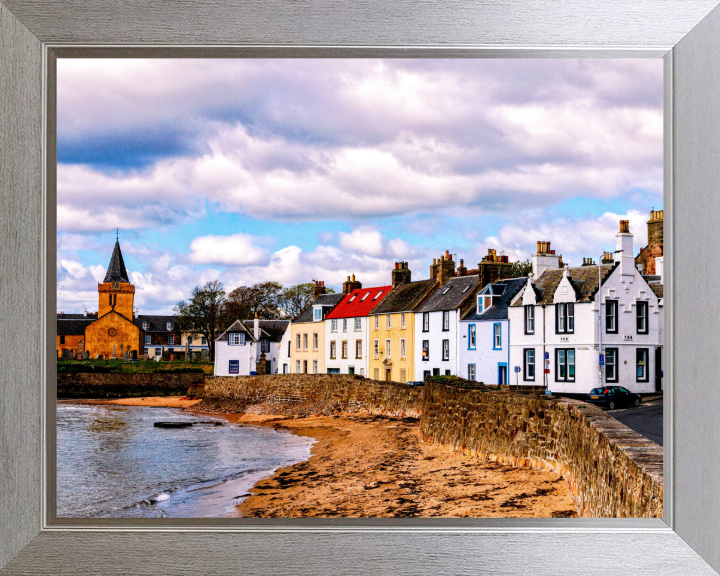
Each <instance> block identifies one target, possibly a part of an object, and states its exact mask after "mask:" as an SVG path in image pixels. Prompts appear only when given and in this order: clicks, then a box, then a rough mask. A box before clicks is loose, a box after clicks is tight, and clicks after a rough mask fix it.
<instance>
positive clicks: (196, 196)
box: [57, 59, 662, 313]
mask: <svg viewBox="0 0 720 576" xmlns="http://www.w3.org/2000/svg"><path fill="white" fill-rule="evenodd" d="M653 207H654V208H655V209H656V210H657V209H661V208H662V60H660V59H655V60H627V59H626V60H605V59H593V60H560V59H548V60H509V59H498V60H470V59H466V60H260V59H254V60H69V59H65V60H59V62H58V207H57V225H58V258H57V274H58V310H61V311H64V312H81V311H82V310H83V307H84V306H87V308H88V309H89V310H96V309H97V282H101V281H102V279H103V277H104V274H105V269H106V267H107V264H108V261H109V259H110V254H111V252H112V246H113V243H114V241H115V228H120V243H121V247H122V250H123V255H124V257H125V262H126V265H127V267H128V271H129V272H130V274H131V277H132V278H131V281H132V282H133V284H134V285H135V287H136V291H137V292H136V305H137V306H138V307H139V309H140V311H141V313H169V312H171V309H172V306H173V305H174V304H175V303H176V302H177V301H178V300H181V299H184V298H186V297H187V296H188V295H189V292H190V290H191V289H192V288H193V287H194V286H196V285H198V284H203V283H204V282H206V281H208V280H212V279H215V278H220V279H221V280H222V281H223V283H224V284H225V286H226V287H227V288H229V289H232V288H235V287H237V286H239V285H242V284H252V283H254V282H256V281H261V280H277V281H279V282H282V283H283V284H287V285H289V284H295V283H300V282H309V281H310V280H311V279H313V278H316V279H320V280H325V283H326V285H329V286H333V285H334V286H338V285H339V284H340V283H342V281H343V280H344V278H345V277H346V276H347V275H349V274H355V275H356V277H357V278H358V279H359V280H360V281H361V282H363V284H364V285H366V286H372V285H381V284H387V283H389V281H390V271H391V269H392V267H393V263H394V262H395V261H397V260H407V261H409V263H410V268H411V270H412V273H413V279H422V278H427V277H428V267H429V264H430V263H431V261H432V258H433V257H438V256H439V255H440V254H441V253H444V251H445V250H449V251H450V252H451V253H453V254H455V255H456V259H460V258H463V259H464V260H465V263H466V266H468V267H475V265H476V264H477V262H478V261H479V260H480V259H481V257H482V256H483V255H484V254H487V249H488V248H496V249H499V250H504V251H505V253H506V254H508V255H509V256H510V259H511V260H515V259H525V258H528V257H529V255H530V254H531V252H532V251H534V248H535V243H536V242H537V241H538V240H549V241H551V242H552V247H553V248H554V249H556V250H557V251H558V252H559V253H562V254H563V259H564V260H565V261H566V262H570V264H571V265H575V264H579V263H581V260H582V258H583V257H584V256H592V257H594V258H596V259H597V256H598V255H599V254H600V253H601V252H602V251H603V250H605V249H609V248H613V247H614V235H615V233H616V231H617V228H618V224H617V221H618V220H619V219H621V218H627V219H629V220H630V227H631V231H632V232H633V233H634V234H635V250H636V252H637V251H638V250H639V248H640V247H641V246H644V245H645V243H646V240H647V234H646V227H645V222H646V220H647V215H648V213H649V211H650V209H651V208H653Z"/></svg>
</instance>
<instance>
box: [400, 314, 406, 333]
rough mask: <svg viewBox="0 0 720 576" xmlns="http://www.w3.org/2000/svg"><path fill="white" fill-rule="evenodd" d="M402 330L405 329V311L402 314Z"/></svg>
mask: <svg viewBox="0 0 720 576" xmlns="http://www.w3.org/2000/svg"><path fill="white" fill-rule="evenodd" d="M400 330H405V312H403V313H402V314H400Z"/></svg>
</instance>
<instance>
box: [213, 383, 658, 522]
mask: <svg viewBox="0 0 720 576" xmlns="http://www.w3.org/2000/svg"><path fill="white" fill-rule="evenodd" d="M464 383H465V381H461V380H458V381H457V382H454V383H452V384H448V383H447V382H446V381H445V379H443V378H440V379H439V380H437V381H432V380H431V381H429V382H427V383H426V385H425V386H424V387H409V386H407V385H405V384H397V383H389V382H378V381H374V380H367V379H363V378H358V377H355V376H349V375H328V374H318V375H310V374H307V375H306V374H283V375H270V376H255V377H240V378H234V377H211V378H207V379H206V382H205V391H204V396H203V402H204V404H203V405H204V406H205V407H206V408H207V409H222V410H226V411H243V410H244V409H245V408H246V407H248V406H251V405H258V404H262V405H264V406H265V407H268V406H269V409H271V410H272V409H273V408H274V407H277V409H279V410H286V411H287V410H289V411H290V412H291V413H292V412H293V409H294V407H296V406H297V407H298V409H297V410H295V411H294V413H297V414H301V415H303V414H311V413H322V414H332V413H338V412H358V411H360V412H367V413H371V414H379V415H386V416H395V417H413V418H420V427H421V434H422V437H423V440H424V441H426V442H431V443H435V444H441V445H445V446H448V447H449V448H451V449H454V450H461V451H463V452H465V453H467V454H468V455H470V456H474V457H477V458H480V459H482V460H490V461H497V462H500V463H503V464H508V465H514V466H526V467H532V468H536V469H548V470H549V469H553V470H557V471H559V472H560V473H561V474H562V475H563V477H564V478H565V479H566V481H567V482H568V484H569V486H570V488H571V491H572V494H573V496H574V498H575V502H576V505H577V509H578V513H579V515H580V516H581V517H636V518H637V517H662V513H663V467H662V458H663V455H662V448H661V447H660V446H658V445H657V444H655V443H653V442H651V441H650V440H647V439H645V438H644V437H642V436H641V435H640V434H638V433H636V432H634V431H632V430H630V429H629V428H627V427H626V426H624V425H623V424H621V423H620V422H618V421H617V420H615V419H613V418H612V417H610V416H608V415H607V414H605V413H604V412H603V411H602V410H600V409H599V408H597V407H595V406H591V405H589V404H586V403H584V402H581V401H578V400H568V399H558V398H545V397H543V396H539V395H536V394H528V393H517V392H513V391H510V390H497V389H495V388H491V387H482V386H480V387H475V388H473V389H466V388H462V387H458V384H460V385H462V384H464Z"/></svg>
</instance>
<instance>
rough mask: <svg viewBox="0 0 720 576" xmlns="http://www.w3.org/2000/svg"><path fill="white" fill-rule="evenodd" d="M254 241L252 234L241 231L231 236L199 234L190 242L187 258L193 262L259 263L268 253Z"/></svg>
mask: <svg viewBox="0 0 720 576" xmlns="http://www.w3.org/2000/svg"><path fill="white" fill-rule="evenodd" d="M256 241H257V238H255V237H254V236H251V235H249V234H243V233H242V232H239V233H237V234H233V235H232V236H200V237H198V238H195V239H194V240H193V241H192V242H191V243H190V250H191V252H190V255H189V256H188V260H189V261H190V262H192V263H193V264H224V265H230V266H247V265H249V264H261V263H263V262H264V261H266V260H267V257H268V254H267V251H266V250H264V249H262V248H260V247H258V246H257V245H256Z"/></svg>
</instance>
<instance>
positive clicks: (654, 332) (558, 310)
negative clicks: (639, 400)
mask: <svg viewBox="0 0 720 576" xmlns="http://www.w3.org/2000/svg"><path fill="white" fill-rule="evenodd" d="M632 238H633V237H632V234H630V231H629V226H628V222H627V221H626V220H623V221H621V222H620V232H619V233H618V234H617V235H616V243H617V250H618V256H616V259H615V262H614V263H612V264H602V263H601V265H600V266H597V265H584V266H582V267H579V268H567V267H565V268H546V269H544V270H543V271H542V273H541V275H540V276H539V277H538V278H537V279H535V278H534V277H533V276H531V277H530V278H528V280H527V281H526V284H525V286H524V287H523V288H522V289H521V290H520V292H519V293H518V294H517V296H516V297H515V298H514V299H513V301H512V303H511V305H510V308H509V311H508V318H509V321H510V363H511V365H512V367H513V370H514V368H515V367H516V366H517V367H519V368H520V372H519V384H520V385H531V386H543V387H546V388H548V389H550V390H551V391H553V392H565V393H576V394H587V393H589V392H590V390H592V389H593V388H596V387H600V386H605V385H607V384H613V385H618V386H623V387H625V388H627V389H628V390H630V391H632V392H638V393H647V392H653V391H655V390H660V389H661V388H662V381H661V369H660V365H661V359H662V350H661V348H662V338H661V332H660V330H661V306H660V300H659V299H658V296H657V295H656V293H655V291H654V290H653V288H652V287H651V286H650V285H649V284H648V282H647V281H646V279H645V278H644V277H643V276H642V274H641V273H640V272H639V271H638V270H637V269H636V268H635V259H634V256H633V242H632Z"/></svg>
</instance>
